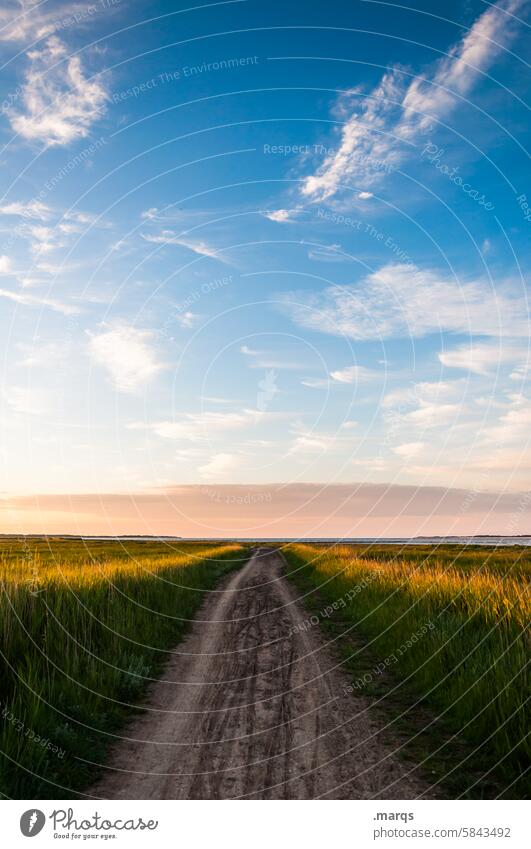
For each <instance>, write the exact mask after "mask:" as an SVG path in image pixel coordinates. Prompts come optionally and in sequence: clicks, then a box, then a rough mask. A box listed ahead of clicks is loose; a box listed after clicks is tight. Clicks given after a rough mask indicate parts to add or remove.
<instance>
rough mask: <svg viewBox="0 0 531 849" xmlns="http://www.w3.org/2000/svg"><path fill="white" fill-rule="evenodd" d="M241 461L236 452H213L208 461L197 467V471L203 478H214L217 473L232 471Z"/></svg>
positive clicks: (222, 473)
mask: <svg viewBox="0 0 531 849" xmlns="http://www.w3.org/2000/svg"><path fill="white" fill-rule="evenodd" d="M240 463H241V457H240V456H239V455H238V454H228V453H225V452H222V453H220V454H215V455H214V456H213V457H212V458H211V459H210V460H209V461H208V463H205V464H204V465H202V466H199V467H198V472H199V474H200V475H201V477H203V478H208V479H212V478H216V477H218V475H224V474H226V473H227V472H230V471H232V470H233V469H234V468H235V467H236V466H238V465H239V464H240Z"/></svg>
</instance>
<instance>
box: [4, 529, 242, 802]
mask: <svg viewBox="0 0 531 849" xmlns="http://www.w3.org/2000/svg"><path fill="white" fill-rule="evenodd" d="M245 556H246V552H245V549H244V548H242V546H238V545H212V544H211V545H206V544H204V545H197V544H179V546H178V550H175V551H172V550H171V549H170V548H168V546H167V545H164V544H156V543H155V544H154V543H151V542H140V543H127V544H125V545H122V544H121V543H119V542H100V543H98V542H90V543H84V542H82V541H73V540H67V539H65V540H56V541H47V540H43V539H41V540H30V541H27V540H15V539H11V540H2V542H1V544H0V582H1V589H2V598H1V602H0V633H1V651H2V656H1V658H0V670H1V675H0V721H1V729H0V752H1V762H0V792H1V793H3V794H4V795H5V796H9V797H14V798H24V797H27V798H57V797H65V796H66V797H68V796H71V795H72V793H73V791H74V790H75V788H80V787H82V786H83V785H84V784H86V783H87V782H88V781H90V780H92V779H93V778H94V767H93V766H92V765H91V764H94V763H98V762H100V761H101V760H102V759H103V758H104V757H105V754H106V750H107V748H108V745H109V744H110V743H111V742H113V740H114V737H113V733H114V732H116V731H117V730H118V729H119V728H120V725H121V724H123V722H124V721H125V719H126V718H127V717H128V715H129V714H130V712H131V710H132V709H133V708H134V706H135V704H136V703H137V702H138V700H139V698H140V696H141V695H142V692H143V690H144V689H145V686H146V682H147V681H149V679H150V678H152V677H153V676H156V674H157V671H159V670H160V666H161V664H162V662H163V661H164V659H165V658H166V657H167V654H166V652H167V650H168V649H169V648H171V647H172V646H173V645H175V643H176V642H177V641H178V640H179V639H180V638H181V637H182V636H183V634H184V632H185V630H186V628H187V626H188V623H189V620H191V619H192V618H193V616H194V614H195V613H196V611H197V608H198V605H199V604H200V602H201V599H202V597H203V594H204V592H205V590H208V589H212V588H213V587H214V586H215V584H216V582H217V581H218V579H219V578H220V577H221V576H222V575H223V574H225V573H227V572H228V571H230V570H231V569H233V568H235V567H236V566H239V565H241V563H242V560H243V559H245Z"/></svg>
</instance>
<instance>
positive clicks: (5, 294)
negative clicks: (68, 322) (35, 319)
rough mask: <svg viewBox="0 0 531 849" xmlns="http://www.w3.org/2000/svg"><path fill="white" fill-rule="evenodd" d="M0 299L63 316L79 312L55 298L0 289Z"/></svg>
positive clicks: (77, 309) (74, 307)
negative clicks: (40, 308)
mask: <svg viewBox="0 0 531 849" xmlns="http://www.w3.org/2000/svg"><path fill="white" fill-rule="evenodd" d="M0 298H7V300H9V301H14V303H16V304H20V305H21V306H25V307H49V308H50V309H52V310H54V311H55V312H60V313H62V314H63V315H77V314H78V313H80V312H81V310H80V309H79V307H77V306H74V305H72V304H69V303H67V302H66V301H59V300H57V299H56V298H48V297H44V296H39V295H29V294H28V293H27V292H13V291H11V290H9V289H0Z"/></svg>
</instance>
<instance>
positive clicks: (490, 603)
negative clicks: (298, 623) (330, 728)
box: [286, 545, 531, 796]
mask: <svg viewBox="0 0 531 849" xmlns="http://www.w3.org/2000/svg"><path fill="white" fill-rule="evenodd" d="M286 556H287V558H288V562H289V564H290V567H291V569H290V574H291V578H292V579H293V580H294V581H295V582H296V583H297V585H298V587H299V589H302V590H304V591H305V592H306V593H308V595H307V600H308V602H309V603H311V604H313V606H314V608H315V607H317V608H318V607H321V608H322V606H323V604H325V605H330V604H332V603H333V602H334V601H335V602H338V601H339V603H338V604H337V605H336V609H335V610H333V611H332V613H331V614H330V613H329V612H326V615H324V616H321V617H320V620H321V624H323V625H324V624H326V623H330V627H331V629H332V630H333V631H334V634H335V640H336V646H339V647H340V648H341V649H342V651H343V654H344V656H345V657H346V658H347V660H346V665H347V668H348V669H349V670H350V671H351V672H352V674H353V681H354V683H355V689H356V691H360V692H365V693H366V694H370V695H372V696H375V697H378V698H379V699H380V698H385V699H386V702H387V704H388V705H389V704H391V701H390V698H389V692H390V691H392V690H394V694H395V696H396V697H397V698H398V699H403V698H404V697H405V696H407V698H408V699H409V700H410V707H409V708H406V712H408V713H410V714H413V715H414V712H415V709H416V708H414V707H412V705H418V704H419V699H420V704H422V705H423V706H427V707H428V708H429V709H430V711H431V712H432V714H433V718H435V717H440V720H438V721H435V722H434V723H433V724H432V725H431V726H430V729H429V733H428V734H425V735H424V737H426V738H429V745H428V749H429V755H430V758H429V759H430V760H433V758H432V757H431V756H432V755H433V753H434V752H436V751H437V749H438V748H439V747H442V748H441V751H439V752H438V756H439V761H441V759H442V758H444V763H443V765H442V768H441V763H439V764H438V766H439V772H440V773H441V774H445V775H446V781H447V783H449V784H451V785H452V786H453V787H455V788H457V789H458V790H459V792H466V793H468V794H469V795H481V794H482V793H484V792H488V793H492V786H494V784H495V783H496V782H497V787H498V788H501V789H503V788H507V789H506V793H507V795H509V796H511V795H512V794H514V793H516V794H517V793H518V792H520V793H521V792H522V781H521V777H522V775H523V773H524V771H525V769H526V768H527V767H528V765H529V747H528V745H527V733H528V722H527V717H526V703H528V697H529V691H528V679H527V677H526V665H527V663H528V650H529V644H528V639H527V633H526V629H527V627H528V625H529V613H530V604H529V574H530V563H531V552H530V551H529V549H525V548H520V547H510V548H503V549H490V548H486V547H479V546H477V547H473V548H472V547H470V548H468V547H467V548H466V549H461V548H459V547H458V546H449V545H446V546H430V547H426V546H415V547H411V548H405V549H404V548H403V549H401V550H399V549H398V548H397V547H396V546H394V547H393V546H372V547H365V548H363V547H361V546H348V545H344V546H342V545H338V546H334V547H332V548H329V549H324V548H322V547H318V546H312V545H293V546H289V547H288V549H287V551H286ZM312 600H313V601H312ZM419 634H420V635H421V636H417V637H416V638H414V639H412V638H413V637H414V635H419ZM360 645H361V648H360V647H359V646H360ZM404 647H405V648H404ZM378 664H380V667H378ZM375 670H377V671H375ZM395 688H396V689H395ZM410 719H411V715H410ZM417 730H418V729H417ZM443 734H446V737H448V734H454V735H457V737H455V738H454V740H453V741H452V742H451V744H446V743H445V739H446V738H444V739H443V737H442V736H441V735H443ZM421 738H422V735H421ZM417 742H418V741H417ZM459 743H461V744H463V749H462V751H461V752H460V753H459V752H457V749H458V744H459ZM424 744H426V741H425V740H424ZM465 744H466V747H465ZM425 748H426V745H425ZM465 748H467V749H468V751H465ZM460 759H461V760H460ZM433 765H434V764H432V766H433ZM476 782H477V784H476ZM513 782H515V783H514V784H513ZM472 785H474V786H472ZM491 785H492V786H491ZM485 788H487V789H485Z"/></svg>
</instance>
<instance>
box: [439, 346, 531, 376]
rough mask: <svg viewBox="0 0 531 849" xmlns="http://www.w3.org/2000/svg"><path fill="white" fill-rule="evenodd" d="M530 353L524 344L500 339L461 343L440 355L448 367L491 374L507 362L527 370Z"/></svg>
mask: <svg viewBox="0 0 531 849" xmlns="http://www.w3.org/2000/svg"><path fill="white" fill-rule="evenodd" d="M529 355H530V352H529V351H528V350H527V349H526V348H524V347H523V346H517V345H510V344H509V345H508V344H506V343H504V342H503V341H501V340H500V342H499V343H497V344H492V343H484V344H481V345H478V344H470V345H460V346H459V347H458V348H453V349H452V350H450V351H441V352H440V353H439V355H438V356H439V360H440V361H441V363H442V364H443V365H444V366H447V367H448V368H459V369H466V370H467V371H472V372H474V373H475V374H482V375H489V374H492V373H493V372H495V371H497V370H498V369H499V368H500V366H502V365H504V364H506V363H513V364H514V363H519V368H520V369H522V370H525V367H526V364H527V362H528V359H529Z"/></svg>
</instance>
